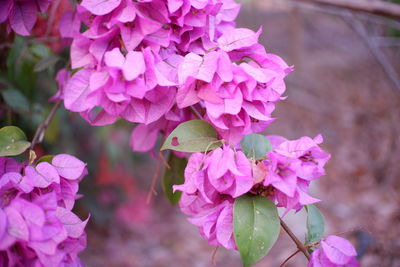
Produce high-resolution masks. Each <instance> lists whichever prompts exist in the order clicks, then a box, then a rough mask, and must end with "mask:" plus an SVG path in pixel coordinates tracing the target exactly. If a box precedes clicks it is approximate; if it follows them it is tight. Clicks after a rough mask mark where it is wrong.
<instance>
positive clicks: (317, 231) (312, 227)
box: [306, 205, 325, 244]
mask: <svg viewBox="0 0 400 267" xmlns="http://www.w3.org/2000/svg"><path fill="white" fill-rule="evenodd" d="M306 210H307V236H306V244H311V243H314V242H317V241H319V240H321V238H322V237H323V236H324V232H325V220H324V216H322V214H321V212H320V211H319V210H318V209H317V207H315V206H314V205H307V206H306Z"/></svg>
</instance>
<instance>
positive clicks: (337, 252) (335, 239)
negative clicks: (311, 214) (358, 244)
mask: <svg viewBox="0 0 400 267" xmlns="http://www.w3.org/2000/svg"><path fill="white" fill-rule="evenodd" d="M356 256H357V252H356V250H355V249H354V247H353V245H352V244H351V243H350V242H349V241H347V240H346V239H344V238H342V237H339V236H334V235H331V236H328V237H326V238H324V239H323V240H321V249H316V250H315V251H314V252H313V253H312V254H311V260H310V261H309V263H308V267H358V266H359V263H358V261H357V259H356Z"/></svg>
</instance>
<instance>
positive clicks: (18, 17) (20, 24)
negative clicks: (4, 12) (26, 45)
mask: <svg viewBox="0 0 400 267" xmlns="http://www.w3.org/2000/svg"><path fill="white" fill-rule="evenodd" d="M36 12H37V9H36V4H35V2H33V1H23V2H19V1H15V2H14V5H13V7H12V8H11V11H10V15H9V21H10V25H11V28H12V29H13V30H14V31H15V32H16V33H18V34H20V35H24V36H27V35H30V32H31V30H32V28H33V25H35V22H36Z"/></svg>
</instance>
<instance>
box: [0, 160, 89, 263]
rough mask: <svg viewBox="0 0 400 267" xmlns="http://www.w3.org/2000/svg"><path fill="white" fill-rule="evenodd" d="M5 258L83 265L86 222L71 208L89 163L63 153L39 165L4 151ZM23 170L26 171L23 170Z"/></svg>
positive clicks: (0, 232)
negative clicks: (22, 162)
mask: <svg viewBox="0 0 400 267" xmlns="http://www.w3.org/2000/svg"><path fill="white" fill-rule="evenodd" d="M0 164H1V165H2V166H3V168H1V169H2V170H4V173H0V195H1V196H2V198H1V199H0V263H4V264H3V265H4V266H15V265H18V266H65V265H74V266H82V264H81V262H80V260H79V258H78V256H77V255H78V253H79V252H80V251H82V250H83V249H84V248H85V246H86V234H85V233H84V228H85V226H86V224H87V222H88V219H89V218H88V219H86V220H85V221H81V220H80V219H79V218H78V217H77V216H76V215H75V214H74V213H73V212H72V211H71V209H72V208H73V205H74V202H75V199H76V198H77V195H76V193H77V191H78V182H79V181H80V180H81V179H82V178H83V176H85V175H86V173H87V171H86V164H85V163H83V162H82V161H80V160H79V159H77V158H75V157H73V156H70V155H66V154H60V155H57V156H55V157H54V158H53V159H52V161H51V163H48V162H41V163H39V164H37V165H36V166H33V165H28V166H26V167H24V169H23V170H21V168H22V167H23V166H24V164H19V163H17V162H16V161H14V160H12V159H10V158H5V157H1V158H0ZM21 172H22V173H23V174H21Z"/></svg>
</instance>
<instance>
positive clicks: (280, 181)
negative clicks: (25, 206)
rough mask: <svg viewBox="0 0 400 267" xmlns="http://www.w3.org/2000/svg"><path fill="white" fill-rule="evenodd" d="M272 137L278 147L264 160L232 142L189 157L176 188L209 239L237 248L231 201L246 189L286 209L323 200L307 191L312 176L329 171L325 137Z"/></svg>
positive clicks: (201, 230) (184, 208) (195, 221)
mask: <svg viewBox="0 0 400 267" xmlns="http://www.w3.org/2000/svg"><path fill="white" fill-rule="evenodd" d="M268 138H269V140H270V141H271V143H272V149H273V151H272V152H269V153H267V154H266V155H265V158H264V159H263V160H260V161H254V160H251V159H248V158H247V157H246V156H245V155H244V153H243V152H242V151H240V149H233V148H232V147H230V146H228V145H224V146H223V147H222V148H217V149H215V150H213V151H211V152H210V153H208V154H203V153H194V154H193V155H191V156H190V158H189V162H188V165H187V167H186V169H185V183H184V184H183V185H177V186H174V189H175V190H179V191H182V192H183V196H182V200H181V202H180V207H181V209H182V211H183V212H184V213H185V214H187V215H189V216H190V219H189V221H190V222H192V223H193V224H194V225H196V226H198V227H199V230H200V233H201V235H202V236H203V237H205V238H206V239H207V240H208V241H209V243H210V244H214V245H221V246H224V247H226V248H228V249H233V248H235V245H234V244H235V243H234V241H233V218H232V213H233V205H232V203H233V201H234V199H235V198H237V197H239V196H241V195H243V194H245V193H252V194H257V195H263V196H265V197H269V198H270V199H271V200H274V201H275V202H276V203H277V205H278V206H281V207H285V208H286V212H288V211H289V210H292V209H294V210H299V209H301V208H302V207H303V206H304V205H307V204H312V203H315V202H317V201H319V200H318V199H316V198H313V197H311V196H309V195H308V187H309V184H310V181H312V180H315V179H317V178H319V177H320V176H322V175H324V165H325V163H326V162H327V161H328V159H329V157H330V155H329V154H328V153H326V152H324V151H323V150H322V149H321V148H320V147H319V144H320V143H321V142H322V138H321V136H317V137H316V138H314V139H311V138H309V137H302V138H300V139H298V140H293V141H289V140H286V139H284V138H283V137H279V136H269V137H268Z"/></svg>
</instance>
